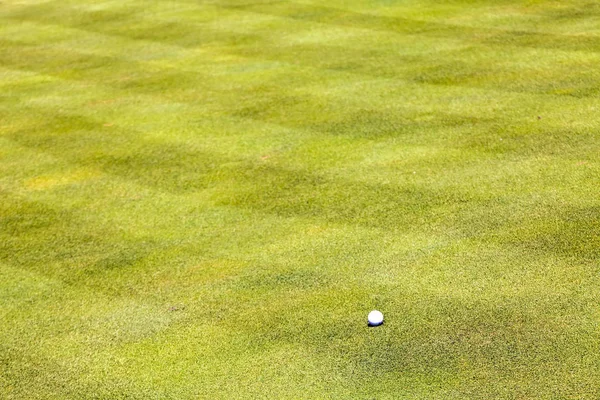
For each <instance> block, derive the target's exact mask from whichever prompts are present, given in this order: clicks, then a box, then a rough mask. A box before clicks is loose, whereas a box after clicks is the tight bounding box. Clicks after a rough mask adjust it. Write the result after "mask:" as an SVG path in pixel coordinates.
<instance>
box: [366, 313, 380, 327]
mask: <svg viewBox="0 0 600 400" xmlns="http://www.w3.org/2000/svg"><path fill="white" fill-rule="evenodd" d="M367 320H368V321H369V326H379V325H381V324H383V314H382V313H381V311H378V310H373V311H371V312H370V313H369V315H368V316H367Z"/></svg>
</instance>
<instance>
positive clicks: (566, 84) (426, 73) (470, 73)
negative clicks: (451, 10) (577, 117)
mask: <svg viewBox="0 0 600 400" xmlns="http://www.w3.org/2000/svg"><path fill="white" fill-rule="evenodd" d="M93 15H95V14H93ZM100 15H101V14H100ZM184 17H185V16H184ZM309 24H312V23H311V22H310V21H309ZM87 25H89V24H87ZM303 25H305V23H304V22H302V23H301V24H300V25H299V26H300V27H301V26H303ZM74 26H76V27H78V28H79V27H84V28H85V27H86V24H81V25H78V24H75V25H74ZM171 29H181V27H178V26H177V24H174V25H172V26H171ZM190 29H195V30H197V31H198V37H199V38H200V37H205V36H206V35H207V34H208V36H209V37H211V36H213V35H214V34H215V30H214V28H209V29H208V31H207V30H206V28H205V27H204V26H203V25H202V24H195V25H193V26H192V27H190ZM265 29H268V30H270V31H271V30H272V28H271V27H270V25H269V24H267V25H266V27H265ZM288 29H289V27H288ZM182 30H183V31H187V30H186V29H182ZM131 32H132V30H131V28H130V27H128V28H127V30H125V31H119V30H117V31H112V32H106V31H105V33H110V34H113V35H114V34H117V35H124V36H126V37H129V38H143V39H144V40H148V39H149V38H150V39H152V40H157V41H160V42H163V43H165V37H152V36H151V35H147V34H142V35H135V34H133V35H132V33H131ZM133 32H135V28H134V30H133ZM155 32H161V34H163V33H164V30H161V29H156V30H155ZM218 32H219V33H218V34H217V35H228V34H231V33H232V32H229V31H224V30H218ZM235 34H236V35H240V34H242V33H241V32H239V31H237V32H235ZM254 34H255V35H257V34H258V33H257V32H255V33H254ZM288 36H289V33H288V34H287V35H284V37H286V38H287V37H288ZM273 37H277V35H272V32H269V35H268V36H265V35H264V34H261V35H260V38H261V40H265V43H264V45H263V46H262V47H263V48H264V49H263V50H261V51H260V53H253V52H252V51H253V50H252V49H256V47H255V46H254V45H253V46H252V47H250V48H249V49H245V50H242V51H241V53H240V54H242V55H244V56H252V57H260V56H267V54H265V51H264V50H266V49H267V48H269V46H270V47H272V48H275V49H278V48H280V47H281V44H275V45H270V41H271V38H273ZM399 37H402V36H399ZM258 39H259V37H254V38H253V41H252V42H253V43H254V42H256V41H257V40H258ZM361 40H363V38H360V39H359V41H358V42H357V41H352V42H351V46H353V47H355V46H356V45H357V43H360V41H361ZM473 40H475V41H474V42H473ZM403 42H404V43H405V45H407V44H408V43H410V42H407V41H404V40H403ZM166 43H169V41H168V40H167V41H166ZM413 43H414V41H413ZM464 43H465V45H466V44H469V47H471V46H472V45H476V47H477V51H475V52H472V51H471V49H469V48H467V49H464V50H462V51H459V49H457V51H455V52H454V53H455V54H454V55H453V54H447V57H450V61H445V62H444V63H442V64H439V61H437V58H435V60H436V61H434V62H432V63H431V64H430V65H429V66H428V67H427V68H423V67H420V68H419V70H416V71H415V70H408V71H407V70H405V69H403V68H402V67H401V66H402V65H403V64H408V63H409V62H411V61H412V62H415V61H419V57H418V56H415V55H412V56H402V55H399V54H398V53H397V52H390V51H389V50H385V51H379V52H378V51H377V50H376V48H377V47H381V44H380V43H375V47H373V45H370V46H369V48H368V50H363V51H361V52H360V54H361V56H362V57H363V58H364V57H365V55H367V56H368V57H369V58H374V59H379V64H378V69H377V73H378V74H379V76H381V75H383V76H388V77H389V76H397V75H398V74H400V75H401V76H402V75H408V77H407V79H413V80H415V81H416V82H420V81H423V82H429V83H434V84H435V83H437V84H467V85H469V84H471V85H473V84H475V85H477V84H478V83H477V82H489V81H490V80H491V81H492V82H494V81H496V82H497V84H496V85H494V87H496V88H500V89H501V88H505V87H509V88H511V90H524V88H528V89H527V90H531V83H532V82H531V80H532V78H534V79H536V80H539V79H537V78H538V77H540V76H543V77H544V80H543V81H541V80H539V82H536V84H537V85H536V86H538V87H539V91H541V92H542V93H556V94H568V95H573V96H578V97H582V96H583V97H585V96H594V95H595V94H596V86H595V85H594V84H593V82H595V80H596V78H597V76H596V74H594V71H595V69H594V68H593V67H592V65H595V64H596V63H597V61H598V60H597V57H592V59H591V60H590V64H589V66H590V68H589V72H590V74H591V75H590V77H589V78H588V79H586V80H584V81H583V82H582V80H581V76H579V77H578V78H577V80H572V79H569V78H568V74H567V73H565V72H567V71H569V70H570V69H571V68H572V67H571V66H569V65H568V64H566V63H568V62H573V61H570V60H573V57H571V56H569V55H568V53H567V54H564V55H561V54H560V53H559V54H558V55H559V56H560V58H559V60H560V61H559V62H557V60H556V56H557V54H554V53H553V52H551V53H549V54H548V62H552V65H553V68H546V69H544V70H542V71H540V70H533V71H531V73H530V74H528V76H527V75H525V76H527V80H526V81H524V82H523V77H524V75H523V71H522V68H523V66H524V65H523V64H525V65H527V64H530V65H531V64H532V63H533V62H538V61H539V58H540V57H543V56H544V53H542V52H540V51H534V52H533V53H532V55H527V53H525V55H526V58H525V59H524V60H523V61H522V62H521V63H519V64H516V65H515V66H511V64H513V65H514V64H515V61H514V59H515V57H517V59H518V57H519V54H520V53H522V52H523V51H524V50H523V49H519V48H518V47H517V48H515V47H514V46H513V47H512V51H511V48H510V47H509V48H508V53H507V54H505V55H503V57H502V58H500V59H497V60H495V59H493V58H490V53H491V51H487V52H486V51H485V49H486V48H485V47H482V46H479V45H477V43H478V42H477V40H476V39H475V38H471V40H466V41H465V42H464ZM171 44H172V43H171ZM176 44H177V45H181V44H180V43H176ZM197 45H202V43H201V42H198V43H196V46H197ZM236 46H237V47H238V48H240V49H244V45H243V42H241V43H236ZM353 47H343V48H340V47H337V46H333V47H323V45H321V46H319V47H316V48H314V47H311V46H306V45H300V46H294V47H293V49H294V52H298V51H300V52H302V53H303V54H304V55H305V56H304V57H303V58H302V59H303V60H305V59H308V60H311V59H321V61H320V67H321V68H323V60H326V59H335V60H344V59H358V58H360V57H357V55H358V53H357V51H356V50H354V49H353ZM284 48H285V46H284ZM482 50H484V51H483V52H482ZM490 50H492V49H490ZM465 51H466V53H465ZM530 53H531V52H530ZM317 54H319V55H320V57H317ZM437 54H439V52H437V53H433V54H431V55H427V56H426V57H431V56H435V55H437ZM323 55H327V58H325V59H323ZM281 56H283V54H280V55H279V56H278V57H280V58H281ZM465 56H468V57H469V58H471V62H464V61H460V62H455V61H453V60H452V59H453V58H456V59H460V60H464V59H465ZM295 59H296V58H295V57H294V58H292V59H287V58H283V60H284V61H286V62H294V61H295ZM509 59H510V60H513V61H510V63H508V65H507V66H508V68H506V67H504V68H502V67H500V68H499V67H498V66H499V65H503V64H504V65H506V64H507V62H506V60H509ZM276 60H279V59H276ZM296 62H297V61H296ZM577 62H578V63H579V64H578V65H577V66H578V67H581V61H580V60H579V61H577ZM484 63H485V64H488V65H490V67H489V68H485V69H479V70H472V68H473V67H472V66H473V65H485V64H484ZM538 64H539V63H538ZM368 65H370V64H369V63H363V64H350V65H345V66H344V65H343V64H339V62H337V63H336V64H333V65H331V64H329V65H327V68H332V69H333V70H355V69H358V70H359V72H361V73H369V74H373V73H374V71H373V70H368V71H360V68H364V66H368ZM517 66H518V67H519V68H520V71H519V73H515V72H513V71H511V70H514V69H515V68H516V67H517ZM557 67H559V68H560V69H559V68H557ZM390 68H392V69H391V70H390ZM551 71H555V72H554V73H555V76H548V73H550V72H551ZM490 78H491V79H490Z"/></svg>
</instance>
